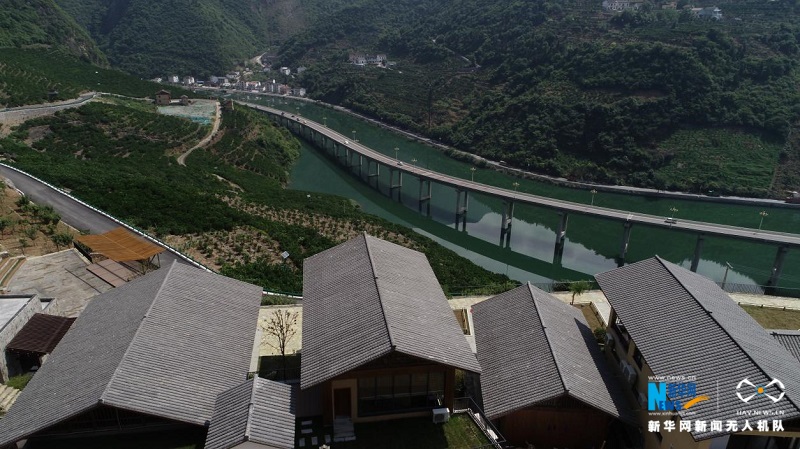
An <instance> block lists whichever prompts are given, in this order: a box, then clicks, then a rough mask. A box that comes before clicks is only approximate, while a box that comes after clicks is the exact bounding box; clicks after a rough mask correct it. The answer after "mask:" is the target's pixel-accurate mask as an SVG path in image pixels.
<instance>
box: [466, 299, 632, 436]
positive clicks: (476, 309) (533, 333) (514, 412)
mask: <svg viewBox="0 0 800 449" xmlns="http://www.w3.org/2000/svg"><path fill="white" fill-rule="evenodd" d="M472 317H473V325H474V327H475V343H476V347H477V355H478V361H479V362H480V364H481V367H482V368H483V371H482V372H481V378H480V384H481V391H482V395H483V409H484V410H485V412H486V415H487V416H488V417H489V418H490V419H491V420H492V421H493V422H494V423H495V425H496V426H497V428H498V429H499V430H500V432H501V433H502V434H503V435H504V436H505V438H506V441H508V442H509V443H511V444H513V445H515V446H518V447H525V446H526V445H527V444H533V445H534V446H535V447H621V445H620V444H619V442H618V440H619V439H620V438H623V437H622V436H621V435H625V433H626V431H625V428H624V427H625V426H626V423H630V424H633V423H635V416H634V414H633V413H632V412H631V411H630V410H631V407H630V404H629V403H628V399H627V397H626V396H625V393H624V391H623V390H622V385H621V383H620V382H619V380H618V379H617V378H616V375H615V373H614V372H613V371H612V369H611V367H610V366H609V365H608V363H607V362H606V360H605V357H604V356H603V352H602V350H601V348H600V346H599V345H598V343H597V341H596V340H595V338H594V334H593V332H592V329H590V328H589V325H588V324H587V323H586V318H584V316H583V313H582V312H581V311H580V310H579V309H577V308H575V307H573V306H570V305H569V304H566V303H564V302H562V301H560V300H559V299H557V298H554V297H553V296H551V295H550V294H548V293H546V292H544V291H542V290H539V289H537V288H536V287H533V286H532V285H530V284H526V285H522V286H520V287H517V288H515V289H513V290H510V291H508V292H505V293H502V294H500V295H497V296H495V297H493V298H489V299H487V300H485V301H483V302H480V303H478V304H476V305H474V306H473V314H472ZM576 423H580V424H579V426H580V430H579V431H577V429H576V427H575V426H576Z"/></svg>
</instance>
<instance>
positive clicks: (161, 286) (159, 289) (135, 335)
mask: <svg viewBox="0 0 800 449" xmlns="http://www.w3.org/2000/svg"><path fill="white" fill-rule="evenodd" d="M177 264H178V261H173V262H172V265H170V266H169V269H167V273H166V274H165V275H164V279H163V280H162V281H161V285H159V286H158V291H157V292H156V294H155V295H154V296H153V300H152V301H151V302H150V306H149V307H148V308H147V311H146V312H145V313H144V316H143V317H142V319H141V320H140V321H139V324H138V325H137V326H136V332H134V333H133V337H131V340H130V341H129V342H128V345H127V346H126V347H125V352H123V353H122V357H120V358H119V363H117V366H116V368H114V372H113V373H112V374H111V377H110V378H109V379H108V382H107V383H106V386H105V387H104V388H103V392H102V393H101V394H100V399H99V400H98V402H100V403H101V404H104V403H105V397H106V393H107V392H108V387H110V386H111V384H112V383H114V379H116V378H117V373H119V368H120V367H121V366H122V363H123V362H124V361H125V358H126V357H127V356H128V351H130V350H131V346H133V342H134V341H135V340H136V337H138V336H139V332H141V331H142V323H143V322H144V319H145V318H147V316H148V315H150V311H151V310H153V306H154V305H155V303H156V301H158V297H159V296H161V291H162V290H163V289H164V286H165V285H166V284H167V279H169V277H170V275H171V274H172V269H173V268H175V265H177Z"/></svg>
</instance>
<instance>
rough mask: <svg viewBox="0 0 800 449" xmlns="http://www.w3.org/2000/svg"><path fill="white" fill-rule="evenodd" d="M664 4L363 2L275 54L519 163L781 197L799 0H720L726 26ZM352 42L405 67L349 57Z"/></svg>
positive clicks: (358, 98)
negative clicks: (361, 63)
mask: <svg viewBox="0 0 800 449" xmlns="http://www.w3.org/2000/svg"><path fill="white" fill-rule="evenodd" d="M712 5H713V4H711V3H698V4H688V3H687V1H686V0H682V1H681V2H679V4H678V5H672V6H677V7H683V6H687V7H691V6H695V7H701V6H712ZM663 6H667V7H669V6H670V5H669V4H668V3H665V2H652V3H651V2H650V1H647V2H644V3H643V6H642V8H641V9H640V10H639V11H635V12H632V11H627V12H624V13H617V14H611V13H607V12H604V11H603V9H602V7H601V5H600V2H599V1H592V2H589V1H584V0H566V1H562V2H550V1H541V0H540V1H530V2H528V1H526V2H523V1H514V0H501V1H497V2H491V3H487V2H483V1H479V0H450V1H446V2H441V1H433V0H430V1H428V0H418V1H410V0H407V1H398V2H381V1H379V0H371V1H362V2H359V3H358V4H354V5H351V6H349V7H347V8H344V9H342V10H340V11H339V12H338V13H336V14H332V15H331V16H329V17H327V18H326V20H323V21H319V22H316V23H313V24H312V25H311V27H310V28H309V29H308V30H307V31H306V32H304V33H301V34H298V35H296V36H295V37H293V38H292V39H290V40H289V41H288V42H287V43H286V44H285V45H284V46H283V47H282V49H281V53H280V54H281V59H280V61H279V62H280V64H282V65H289V66H296V65H306V66H308V67H310V69H309V70H308V71H307V72H305V73H304V75H303V78H302V80H301V81H302V82H303V83H304V84H305V87H307V88H309V92H310V94H311V95H312V96H314V97H317V98H320V99H324V100H327V101H331V102H334V103H341V104H344V105H347V106H350V107H353V108H355V109H358V110H361V111H363V112H366V113H369V114H371V115H374V116H377V117H379V118H383V119H384V120H389V121H394V122H396V123H399V124H401V125H403V126H405V127H408V128H411V129H414V130H418V131H422V132H425V133H428V134H430V135H433V136H434V137H437V138H439V139H441V140H443V141H445V142H447V143H451V144H453V145H455V146H457V147H458V148H460V149H464V150H467V151H471V152H474V153H476V154H480V155H483V156H487V157H491V158H493V159H496V160H504V161H507V162H508V163H509V164H511V165H515V166H518V167H522V168H529V169H531V170H535V171H539V172H543V173H547V174H551V175H557V176H565V177H569V178H572V179H583V180H590V181H599V182H604V183H625V184H633V185H640V186H647V187H655V188H662V189H663V188H669V189H680V190H687V191H694V192H703V193H707V192H709V191H711V193H738V194H746V195H757V196H764V195H772V196H781V195H783V191H784V190H785V189H791V188H792V187H793V186H791V185H783V184H781V183H780V182H779V181H780V180H781V179H787V178H786V177H784V176H775V175H774V173H775V171H776V168H777V167H778V165H779V164H780V161H781V160H785V159H787V158H792V157H796V156H797V155H794V154H789V153H792V152H796V151H797V149H791V148H789V149H788V150H787V149H786V148H784V147H783V143H784V142H785V141H786V138H787V135H788V134H789V130H790V128H792V127H793V126H795V125H796V124H797V123H798V120H799V119H800V91H798V85H800V84H799V82H800V72H798V69H799V67H798V61H799V60H798V56H800V47H799V45H800V25H798V20H797V19H798V18H799V16H800V14H798V9H797V8H798V7H797V5H796V3H795V2H792V1H780V0H779V1H774V2H760V1H759V2H737V3H724V4H719V5H718V6H720V7H721V9H722V10H723V14H724V19H723V20H721V21H711V20H703V19H698V18H696V17H695V13H693V12H692V11H691V9H678V10H669V9H662V7H663ZM354 51H355V52H376V53H387V54H388V55H389V59H390V60H391V61H395V62H396V63H397V64H396V65H394V66H389V67H387V68H377V67H370V66H367V67H355V66H353V65H351V64H348V63H347V57H348V53H349V52H354ZM701 151H702V153H701ZM708 151H710V152H711V153H712V154H713V157H708V154H707V153H706V152H708ZM794 187H796V188H800V186H794Z"/></svg>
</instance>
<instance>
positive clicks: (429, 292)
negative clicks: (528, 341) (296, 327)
mask: <svg viewBox="0 0 800 449" xmlns="http://www.w3.org/2000/svg"><path fill="white" fill-rule="evenodd" d="M302 330H303V348H302V359H301V379H300V388H301V389H302V392H301V394H302V393H306V392H310V391H314V390H315V389H316V390H317V391H319V395H320V396H321V399H320V401H321V404H322V407H321V412H322V415H323V422H324V423H325V424H333V427H334V441H341V440H347V439H349V438H353V430H352V429H353V423H360V422H371V421H382V420H389V419H396V418H408V417H420V416H427V417H431V416H432V413H433V412H435V410H442V411H443V413H444V410H447V411H448V412H449V411H452V410H453V407H454V394H455V372H456V370H462V371H464V372H471V373H479V372H480V366H479V365H478V361H477V359H476V358H475V355H474V354H473V353H472V351H471V349H470V347H469V344H468V343H467V340H466V339H465V338H464V334H463V332H462V330H461V328H460V327H459V324H458V322H457V321H456V319H455V316H454V314H453V311H452V310H451V309H450V307H449V305H448V303H447V298H446V297H445V296H444V293H443V292H442V289H441V287H440V286H439V282H438V281H437V279H436V276H435V275H434V273H433V270H432V269H431V266H430V264H429V263H428V260H427V258H426V257H425V255H424V254H422V253H420V252H417V251H414V250H411V249H408V248H404V247H402V246H399V245H396V244H394V243H389V242H386V241H384V240H380V239H377V238H375V237H371V236H369V235H366V234H362V235H360V236H358V237H355V238H353V239H351V240H349V241H347V242H345V243H342V244H340V245H338V246H336V247H334V248H331V249H329V250H326V251H323V252H321V253H319V254H316V255H314V256H312V257H310V258H308V259H306V260H305V262H304V265H303V324H302Z"/></svg>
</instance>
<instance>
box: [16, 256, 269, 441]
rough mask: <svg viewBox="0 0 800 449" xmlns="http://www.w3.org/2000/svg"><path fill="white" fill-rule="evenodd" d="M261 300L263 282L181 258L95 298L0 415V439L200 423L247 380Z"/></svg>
mask: <svg viewBox="0 0 800 449" xmlns="http://www.w3.org/2000/svg"><path fill="white" fill-rule="evenodd" d="M260 303H261V288H260V287H258V286H255V285H251V284H246V283H244V282H240V281H237V280H234V279H230V278H226V277H224V276H220V275H217V274H213V273H210V272H206V271H203V270H200V269H197V268H192V267H189V266H187V265H183V264H180V263H178V262H174V263H173V264H172V265H171V266H170V267H165V268H161V269H158V270H156V271H153V272H151V273H149V274H147V275H145V276H143V277H140V278H138V279H135V280H133V281H131V282H129V283H127V284H125V285H123V286H121V287H119V288H116V289H114V290H110V291H108V292H106V293H103V294H101V295H99V296H97V297H95V298H94V299H93V300H92V301H91V302H90V303H89V305H88V306H87V307H86V309H85V310H84V311H83V313H82V314H81V315H80V317H79V318H78V319H77V320H76V321H75V322H74V323H73V324H72V327H71V328H70V330H69V331H68V332H67V333H66V335H64V337H63V339H62V340H61V342H60V343H59V344H58V346H56V348H55V349H54V350H53V351H52V353H51V354H50V356H49V358H48V360H47V361H46V362H45V363H44V364H43V365H42V367H41V368H40V369H39V371H38V372H37V373H36V374H35V375H34V376H33V378H32V379H31V381H30V383H29V384H28V385H27V387H26V388H25V389H24V390H23V391H22V393H21V394H20V396H19V397H18V399H17V401H16V403H15V404H14V406H13V407H11V409H10V411H9V412H8V414H6V415H5V417H3V419H0V447H5V446H6V445H8V444H13V443H14V442H17V441H19V440H22V439H27V440H29V441H37V440H39V441H44V440H48V441H50V442H51V443H50V446H49V447H58V443H57V441H58V439H59V438H68V437H73V436H75V435H77V434H80V435H82V436H86V435H97V434H105V433H109V432H112V433H113V432H119V431H130V430H133V429H136V430H137V431H143V430H145V431H146V430H147V429H164V428H169V429H173V430H175V431H177V432H180V431H187V432H192V431H198V430H199V431H200V432H205V428H206V427H207V426H208V425H209V422H210V420H211V418H212V415H213V413H214V409H215V403H216V401H217V396H218V395H219V394H220V393H222V392H224V391H226V390H228V389H230V388H232V387H235V386H237V385H240V384H241V383H242V382H244V381H245V380H246V379H247V374H248V371H249V368H250V364H251V356H252V353H253V347H254V344H255V334H256V326H257V319H258V309H259V306H260ZM193 429H194V430H193ZM53 441H55V442H53Z"/></svg>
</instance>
